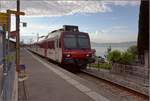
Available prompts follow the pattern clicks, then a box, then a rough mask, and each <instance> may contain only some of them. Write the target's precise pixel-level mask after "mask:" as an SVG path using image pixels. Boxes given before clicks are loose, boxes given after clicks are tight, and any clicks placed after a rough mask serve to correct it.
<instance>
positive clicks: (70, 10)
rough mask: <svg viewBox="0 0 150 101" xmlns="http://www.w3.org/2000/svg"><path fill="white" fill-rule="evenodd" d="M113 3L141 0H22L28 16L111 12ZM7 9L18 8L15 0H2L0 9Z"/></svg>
mask: <svg viewBox="0 0 150 101" xmlns="http://www.w3.org/2000/svg"><path fill="white" fill-rule="evenodd" d="M110 4H112V5H120V6H125V5H131V6H135V5H139V4H140V0H133V1H130V0H113V1H111V0H108V1H107V0H106V1H104V0H103V1H96V0H94V1H87V0H86V1H83V0H81V1H79V0H73V1H69V0H68V1H67V0H66V1H49V0H41V1H40V0H31V1H29V0H21V10H22V11H24V12H25V13H26V15H27V16H63V15H72V14H75V13H82V14H86V13H98V12H102V13H104V12H111V11H112V9H111V7H110ZM7 9H13V10H15V9H16V2H15V0H11V1H8V0H2V1H0V11H6V10H7Z"/></svg>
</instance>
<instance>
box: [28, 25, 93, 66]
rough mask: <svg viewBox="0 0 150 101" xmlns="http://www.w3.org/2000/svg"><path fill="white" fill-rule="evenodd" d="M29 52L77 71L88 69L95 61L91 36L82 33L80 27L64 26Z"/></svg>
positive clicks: (36, 44)
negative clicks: (72, 67) (88, 65)
mask: <svg viewBox="0 0 150 101" xmlns="http://www.w3.org/2000/svg"><path fill="white" fill-rule="evenodd" d="M29 50H30V51H32V52H34V53H36V54H39V55H41V56H43V57H46V58H48V59H50V60H53V61H55V62H57V63H59V64H62V65H73V66H75V67H76V68H77V69H81V68H86V66H87V64H89V63H92V62H94V61H95V59H94V58H93V52H92V49H91V45H90V38H89V35H88V33H84V32H80V31H79V30H78V26H71V25H64V26H63V28H62V29H59V30H54V31H52V32H50V33H49V34H48V35H47V36H46V37H45V38H44V39H43V40H41V41H39V42H37V43H34V44H32V45H31V46H30V47H29ZM70 69H71V66H70Z"/></svg>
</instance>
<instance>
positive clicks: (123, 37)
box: [89, 26, 137, 43]
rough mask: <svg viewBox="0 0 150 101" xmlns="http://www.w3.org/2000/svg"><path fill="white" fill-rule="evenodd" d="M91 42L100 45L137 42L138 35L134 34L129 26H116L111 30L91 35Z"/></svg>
mask: <svg viewBox="0 0 150 101" xmlns="http://www.w3.org/2000/svg"><path fill="white" fill-rule="evenodd" d="M89 35H90V38H91V41H93V42H98V43H105V42H106V43H107V42H108V43H111V42H126V41H135V40H136V39H137V34H135V33H132V31H130V29H129V28H128V26H114V27H112V28H109V29H103V30H97V31H95V32H93V33H90V34H89Z"/></svg>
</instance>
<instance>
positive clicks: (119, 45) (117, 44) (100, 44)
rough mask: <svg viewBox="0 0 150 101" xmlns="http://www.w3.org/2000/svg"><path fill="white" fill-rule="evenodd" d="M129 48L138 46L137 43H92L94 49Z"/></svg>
mask: <svg viewBox="0 0 150 101" xmlns="http://www.w3.org/2000/svg"><path fill="white" fill-rule="evenodd" d="M110 45H111V46H112V47H129V46H132V45H137V42H136V41H130V42H120V43H95V42H91V46H92V47H109V46H110Z"/></svg>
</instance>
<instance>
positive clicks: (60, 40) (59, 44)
mask: <svg viewBox="0 0 150 101" xmlns="http://www.w3.org/2000/svg"><path fill="white" fill-rule="evenodd" d="M59 48H61V38H60V39H59Z"/></svg>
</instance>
